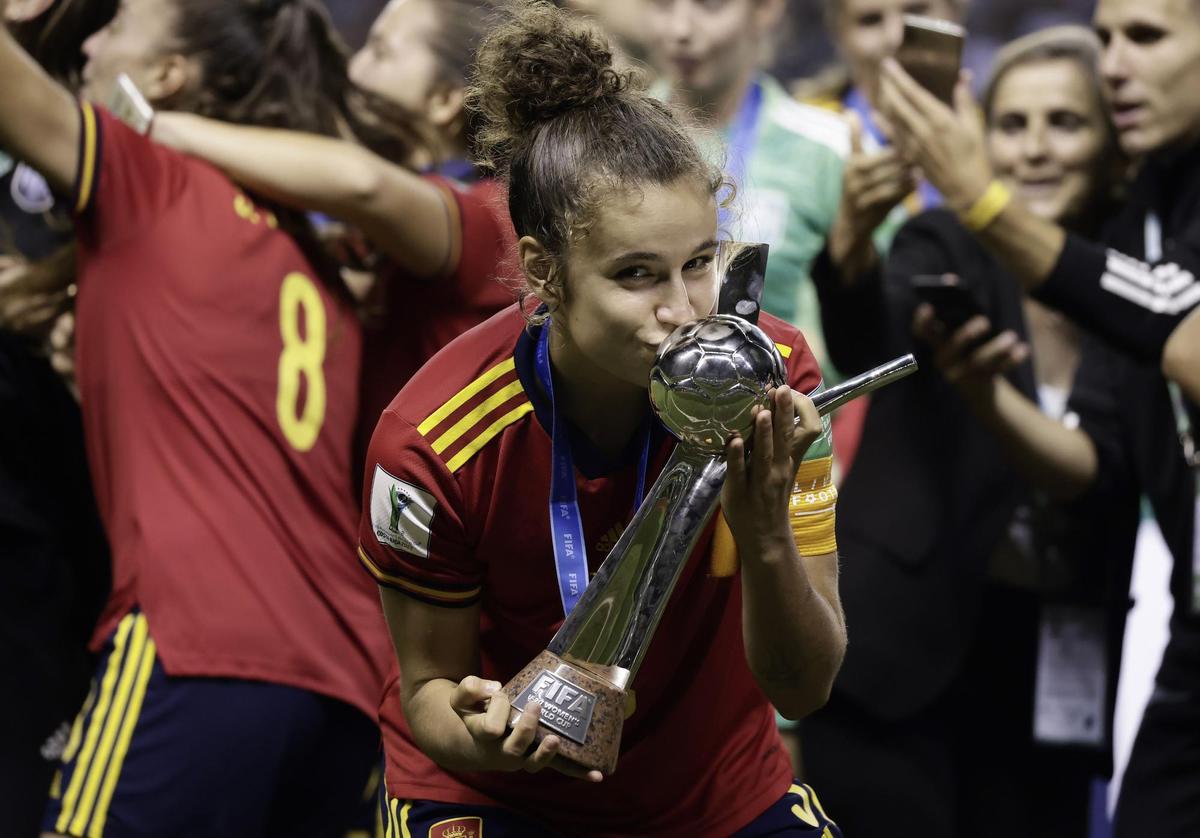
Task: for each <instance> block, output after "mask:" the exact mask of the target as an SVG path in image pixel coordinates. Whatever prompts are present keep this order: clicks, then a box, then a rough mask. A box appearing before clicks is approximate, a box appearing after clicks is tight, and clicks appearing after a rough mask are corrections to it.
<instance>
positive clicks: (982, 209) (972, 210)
mask: <svg viewBox="0 0 1200 838" xmlns="http://www.w3.org/2000/svg"><path fill="white" fill-rule="evenodd" d="M1010 203H1012V192H1011V191H1009V188H1008V187H1007V186H1005V185H1004V184H1003V183H1001V182H1000V181H998V180H993V181H992V182H991V183H989V184H988V187H987V189H985V190H984V191H983V194H982V195H980V196H979V198H978V199H977V200H976V201H975V203H973V204H971V206H970V207H969V208H967V209H966V210H965V211H963V212H960V213H959V214H958V220H959V221H961V222H962V225H963V226H964V227H966V228H967V229H968V230H970V231H971V232H972V233H979V232H981V231H983V230H985V229H986V228H987V227H988V225H989V224H991V223H992V222H993V221H995V220H996V219H997V218H998V217H999V216H1000V213H1002V212H1004V210H1005V208H1006V207H1007V206H1008V205H1009V204H1010Z"/></svg>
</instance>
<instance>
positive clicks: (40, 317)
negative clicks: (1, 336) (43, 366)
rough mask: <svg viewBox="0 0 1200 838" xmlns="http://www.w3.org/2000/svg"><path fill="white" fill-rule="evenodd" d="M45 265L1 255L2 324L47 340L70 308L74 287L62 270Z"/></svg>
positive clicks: (0, 303) (0, 293)
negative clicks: (62, 280)
mask: <svg viewBox="0 0 1200 838" xmlns="http://www.w3.org/2000/svg"><path fill="white" fill-rule="evenodd" d="M56 264H57V263H56ZM45 267H46V266H45V265H38V264H30V263H29V262H27V261H25V260H24V259H21V258H18V257H15V256H5V255H0V326H3V328H5V329H7V330H8V331H10V332H15V333H17V334H22V335H27V336H29V337H32V338H35V339H37V340H44V339H45V338H46V337H47V336H49V335H50V333H51V331H52V330H53V329H54V325H55V323H56V322H57V321H58V320H59V318H60V317H61V316H62V315H63V314H64V313H65V312H67V311H69V310H70V308H71V306H72V297H73V296H74V286H73V285H71V284H69V283H68V284H66V285H63V283H62V282H60V279H61V276H60V273H59V272H58V271H56V270H45V269H43V268H45Z"/></svg>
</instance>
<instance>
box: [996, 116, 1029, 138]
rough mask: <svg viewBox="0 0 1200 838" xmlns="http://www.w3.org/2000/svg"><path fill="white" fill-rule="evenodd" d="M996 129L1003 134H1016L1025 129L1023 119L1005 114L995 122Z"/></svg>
mask: <svg viewBox="0 0 1200 838" xmlns="http://www.w3.org/2000/svg"><path fill="white" fill-rule="evenodd" d="M996 127H997V128H999V129H1000V132H1001V133H1003V134H1017V133H1019V132H1021V131H1023V130H1024V129H1025V119H1024V118H1023V117H1020V116H1017V115H1016V114H1005V115H1004V116H1001V117H1000V118H999V119H997V120H996Z"/></svg>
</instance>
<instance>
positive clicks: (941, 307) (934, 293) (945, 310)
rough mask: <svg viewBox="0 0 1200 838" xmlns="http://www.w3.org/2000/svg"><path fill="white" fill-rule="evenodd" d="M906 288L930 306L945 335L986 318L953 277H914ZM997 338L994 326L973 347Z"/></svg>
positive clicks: (967, 292) (961, 284) (933, 275)
mask: <svg viewBox="0 0 1200 838" xmlns="http://www.w3.org/2000/svg"><path fill="white" fill-rule="evenodd" d="M909 285H910V286H911V287H912V290H913V294H915V295H916V297H917V299H918V300H919V301H921V302H924V303H929V305H931V306H933V312H934V314H935V315H936V316H937V319H938V320H939V321H941V323H942V325H944V326H945V327H946V332H947V334H953V333H954V332H956V331H958V330H959V328H961V327H962V325H963V324H964V323H966V322H967V321H968V320H970V319H971V318H972V317H976V316H982V317H987V316H988V315H987V312H985V311H984V310H983V306H981V305H980V304H979V301H978V300H976V299H975V296H974V295H973V294H972V293H971V290H970V289H969V288H967V286H966V284H965V283H964V282H963V281H962V279H961V278H960V277H959V276H957V275H955V274H917V275H915V276H913V277H911V278H910V279H909ZM989 320H990V318H989ZM998 334H1000V332H999V331H998V330H997V329H996V326H995V324H993V325H992V326H991V328H990V329H988V331H987V334H985V335H984V336H983V337H981V338H980V339H979V340H978V341H976V343H984V342H986V341H989V340H991V339H992V338H994V337H995V336H996V335H998Z"/></svg>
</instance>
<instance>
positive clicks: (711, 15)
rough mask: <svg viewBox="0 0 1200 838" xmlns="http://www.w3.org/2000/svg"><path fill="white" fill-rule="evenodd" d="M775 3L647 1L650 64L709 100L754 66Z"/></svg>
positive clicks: (771, 0)
mask: <svg viewBox="0 0 1200 838" xmlns="http://www.w3.org/2000/svg"><path fill="white" fill-rule="evenodd" d="M780 11H782V7H781V6H780V4H779V3H777V2H774V0H649V2H647V3H646V13H645V20H644V23H645V25H646V28H647V30H648V32H649V34H650V49H651V57H652V60H653V63H654V64H656V65H657V66H658V67H659V69H661V70H662V71H663V73H664V74H666V76H667V77H668V78H669V79H670V80H671V83H672V84H673V85H674V86H675V87H678V88H681V89H682V90H685V91H688V92H690V93H692V94H694V95H697V96H699V97H700V98H701V99H703V100H706V101H712V100H714V99H716V98H717V97H719V96H721V95H722V94H723V93H725V92H726V91H728V90H729V89H730V88H731V87H732V86H733V85H735V84H739V83H744V82H745V80H746V77H747V74H748V73H750V72H752V71H753V70H754V69H756V68H757V67H758V64H759V59H760V56H761V43H762V40H763V37H764V36H765V35H766V29H767V27H769V26H770V25H772V23H773V22H774V21H775V20H777V19H778V17H779V12H780Z"/></svg>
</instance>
